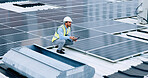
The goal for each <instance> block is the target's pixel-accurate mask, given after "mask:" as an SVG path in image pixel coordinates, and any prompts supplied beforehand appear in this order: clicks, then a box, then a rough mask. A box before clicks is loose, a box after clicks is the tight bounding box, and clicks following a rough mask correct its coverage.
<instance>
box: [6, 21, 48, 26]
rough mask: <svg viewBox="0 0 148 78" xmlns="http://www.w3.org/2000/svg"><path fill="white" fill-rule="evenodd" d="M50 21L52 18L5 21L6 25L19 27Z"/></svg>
mask: <svg viewBox="0 0 148 78" xmlns="http://www.w3.org/2000/svg"><path fill="white" fill-rule="evenodd" d="M48 21H50V20H44V19H40V20H39V19H31V20H23V21H16V22H9V23H4V25H7V26H10V27H17V26H22V25H28V24H33V23H44V22H48Z"/></svg>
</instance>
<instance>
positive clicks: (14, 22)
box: [3, 18, 36, 25]
mask: <svg viewBox="0 0 148 78" xmlns="http://www.w3.org/2000/svg"><path fill="white" fill-rule="evenodd" d="M33 19H36V18H33ZM33 19H24V20H16V21H13V22H6V23H3V24H4V25H5V24H8V23H15V22H21V21H26V20H28V21H29V20H33Z"/></svg>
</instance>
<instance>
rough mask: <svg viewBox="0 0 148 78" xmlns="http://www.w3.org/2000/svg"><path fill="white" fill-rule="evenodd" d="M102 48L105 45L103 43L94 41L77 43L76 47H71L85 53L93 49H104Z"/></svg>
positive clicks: (88, 40)
mask: <svg viewBox="0 0 148 78" xmlns="http://www.w3.org/2000/svg"><path fill="white" fill-rule="evenodd" d="M102 46H103V44H101V42H98V41H95V40H93V39H86V40H82V41H77V42H76V43H74V45H70V47H73V48H75V49H79V50H83V51H87V50H91V49H94V48H98V47H102Z"/></svg>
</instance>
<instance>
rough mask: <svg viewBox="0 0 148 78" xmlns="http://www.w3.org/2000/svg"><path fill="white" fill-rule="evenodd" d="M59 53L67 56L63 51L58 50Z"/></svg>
mask: <svg viewBox="0 0 148 78" xmlns="http://www.w3.org/2000/svg"><path fill="white" fill-rule="evenodd" d="M57 53H60V54H65V53H64V52H63V50H57Z"/></svg>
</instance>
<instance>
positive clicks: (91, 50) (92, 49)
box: [88, 40, 132, 51]
mask: <svg viewBox="0 0 148 78" xmlns="http://www.w3.org/2000/svg"><path fill="white" fill-rule="evenodd" d="M129 41H132V40H127V41H123V42H119V43H115V44H111V45H107V46H103V47H98V48H95V49H91V50H88V51H93V50H97V49H101V48H105V47H109V46H113V45H117V44H122V43H125V42H129Z"/></svg>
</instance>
